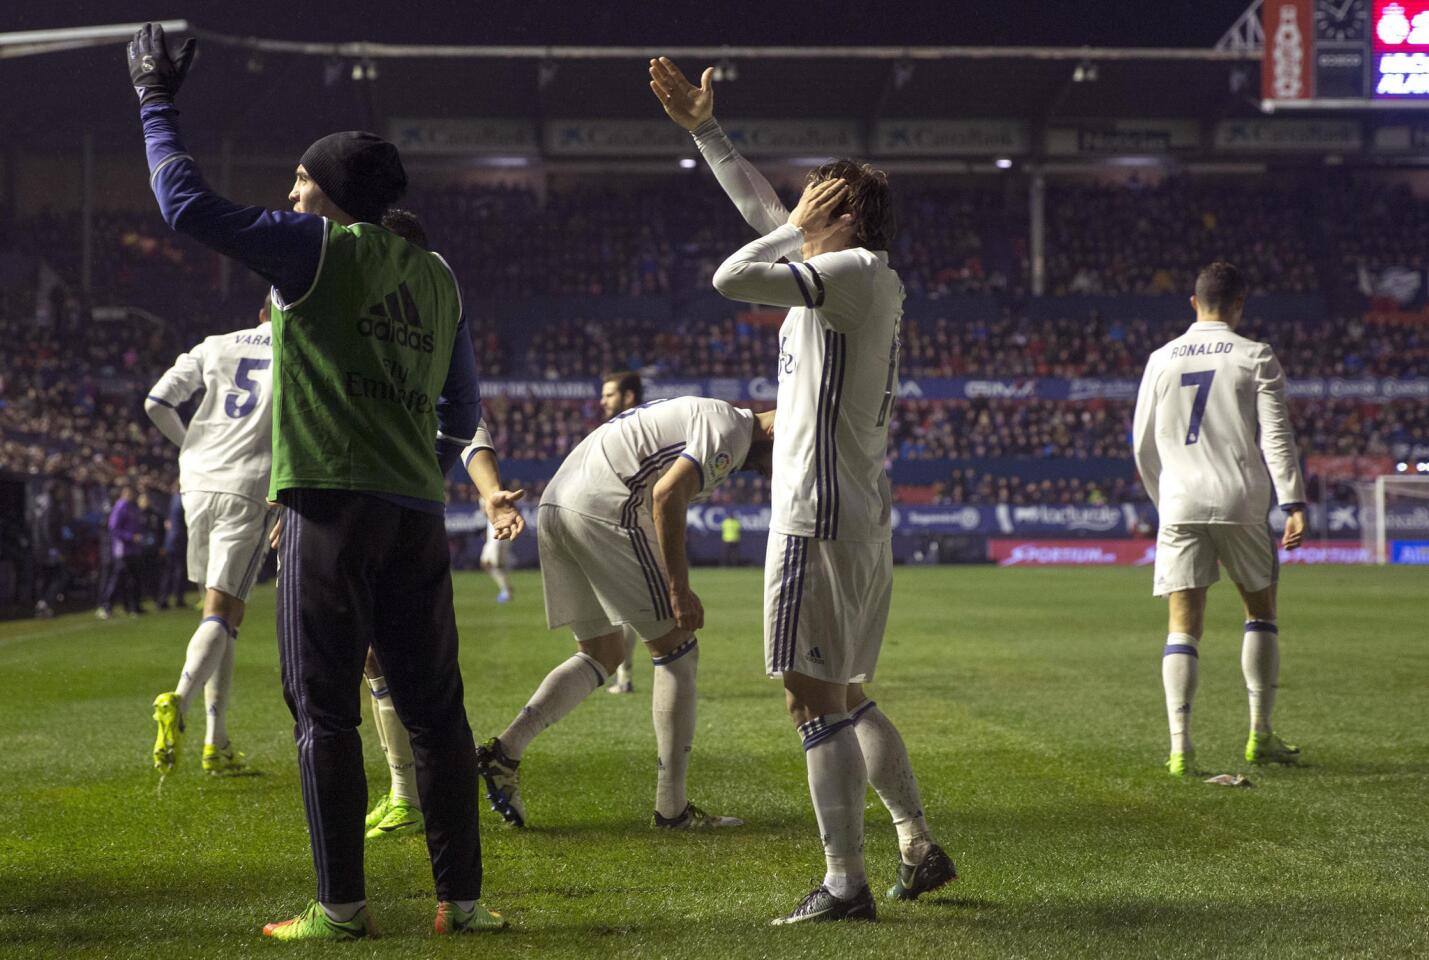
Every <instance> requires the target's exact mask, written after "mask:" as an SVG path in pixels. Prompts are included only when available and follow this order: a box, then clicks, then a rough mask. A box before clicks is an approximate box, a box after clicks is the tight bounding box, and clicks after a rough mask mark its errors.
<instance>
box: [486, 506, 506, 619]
mask: <svg viewBox="0 0 1429 960" xmlns="http://www.w3.org/2000/svg"><path fill="white" fill-rule="evenodd" d="M481 569H483V570H485V571H486V572H487V574H488V575H489V576H490V577H491V579H493V580H495V581H496V591H497V593H496V602H497V603H509V602H511V541H510V540H502V539H499V538H498V536H497V533H496V524H495V523H492V522H491V520H490V519H488V520H487V521H486V542H485V543H483V544H482V545H481Z"/></svg>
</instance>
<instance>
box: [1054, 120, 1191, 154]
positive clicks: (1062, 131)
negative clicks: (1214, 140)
mask: <svg viewBox="0 0 1429 960" xmlns="http://www.w3.org/2000/svg"><path fill="white" fill-rule="evenodd" d="M1200 146H1201V125H1200V124H1199V123H1197V122H1196V121H1194V120H1082V121H1078V122H1077V123H1076V124H1075V125H1073V126H1055V127H1049V128H1048V130H1047V153H1048V155H1049V156H1054V157H1069V156H1086V155H1090V154H1108V153H1113V154H1128V153H1170V152H1171V151H1173V150H1195V149H1198V148H1199V147H1200Z"/></svg>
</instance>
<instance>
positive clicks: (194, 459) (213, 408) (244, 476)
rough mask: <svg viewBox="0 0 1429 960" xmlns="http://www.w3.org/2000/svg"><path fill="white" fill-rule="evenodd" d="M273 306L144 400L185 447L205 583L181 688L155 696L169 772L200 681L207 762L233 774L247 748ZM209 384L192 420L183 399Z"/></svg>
mask: <svg viewBox="0 0 1429 960" xmlns="http://www.w3.org/2000/svg"><path fill="white" fill-rule="evenodd" d="M267 324H268V304H267V302H266V301H265V302H264V304H263V309H262V310H261V311H260V313H259V322H258V326H256V327H250V328H248V329H246V330H238V331H235V332H233V333H225V334H221V335H219V336H213V337H208V338H206V339H205V340H204V341H203V342H202V343H200V344H199V345H198V346H196V347H194V348H193V349H192V350H190V351H189V352H188V353H185V354H182V355H180V356H179V358H178V359H177V360H175V361H174V365H173V366H172V367H170V368H169V369H168V371H167V372H166V373H165V374H164V375H163V376H162V377H160V378H159V382H158V383H156V384H154V386H153V388H152V389H151V390H150V391H149V396H148V399H147V400H145V401H144V411H145V412H146V413H147V414H148V415H149V418H150V419H151V420H153V421H154V424H155V426H157V427H158V428H159V430H160V431H161V432H162V433H163V434H164V436H166V437H168V438H169V439H170V440H172V441H173V442H174V443H176V444H178V446H179V491H180V493H181V495H182V497H183V503H184V520H185V522H186V523H187V525H188V531H189V544H188V573H189V579H190V580H193V581H194V582H195V583H197V584H199V585H200V586H201V587H202V588H203V589H204V598H203V619H202V620H201V621H199V625H198V629H197V630H195V631H194V633H193V637H192V638H190V640H189V646H188V652H187V654H186V656H185V659H184V668H183V672H182V673H180V674H179V682H178V686H177V687H176V688H175V689H174V690H172V691H170V692H167V693H161V694H159V695H158V697H156V698H155V699H154V720H155V722H156V723H157V724H158V734H157V736H156V738H155V741H154V767H155V769H157V770H158V771H159V772H160V773H161V774H164V775H167V774H169V773H171V772H172V771H173V769H174V766H175V765H176V764H177V763H178V759H179V745H180V742H181V740H182V737H183V733H184V726H185V717H186V715H187V713H188V708H189V704H190V702H191V701H192V699H193V696H194V694H195V693H196V692H197V691H198V690H199V689H200V688H202V689H203V691H204V701H205V703H206V706H207V713H208V730H207V732H206V734H205V736H204V748H203V760H202V763H203V769H204V770H205V771H207V772H208V773H212V774H220V775H221V774H233V773H237V772H239V771H241V770H242V769H243V765H244V761H243V755H242V754H241V753H238V752H236V751H235V750H234V749H233V747H232V745H231V744H230V743H229V740H228V730H227V725H226V720H227V713H228V699H229V691H230V690H231V688H232V684H233V653H234V648H235V646H236V644H237V641H238V628H239V626H240V625H241V624H242V623H243V609H244V604H245V603H246V602H247V600H248V593H249V591H250V590H252V588H253V582H254V580H255V579H256V578H257V576H258V570H259V568H260V567H261V566H262V565H263V558H264V557H265V556H266V555H267V553H268V534H269V531H270V530H271V529H272V526H273V523H274V520H275V517H276V511H275V510H274V509H272V508H270V507H269V506H268V499H267V498H268V474H269V471H270V469H271V467H272V460H273V443H272V436H273V417H272V414H271V409H272V408H271V401H272V397H273V391H272V389H271V387H272V363H273V347H272V339H271V337H270V334H269V327H268V325H267ZM200 390H203V391H204V396H203V400H201V401H200V402H199V405H198V409H197V410H196V411H195V412H194V415H193V418H192V419H191V420H190V421H189V423H188V425H187V426H185V425H184V422H183V419H182V418H181V417H180V416H179V414H178V410H177V407H178V406H179V405H180V404H182V403H184V402H185V401H187V400H188V399H189V398H191V397H192V396H193V395H194V394H195V393H197V392H198V391H200Z"/></svg>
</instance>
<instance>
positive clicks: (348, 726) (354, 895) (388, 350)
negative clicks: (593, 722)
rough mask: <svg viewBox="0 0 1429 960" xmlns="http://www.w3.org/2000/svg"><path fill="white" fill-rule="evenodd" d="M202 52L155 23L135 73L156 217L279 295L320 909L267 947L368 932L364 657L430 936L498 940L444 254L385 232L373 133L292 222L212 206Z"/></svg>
mask: <svg viewBox="0 0 1429 960" xmlns="http://www.w3.org/2000/svg"><path fill="white" fill-rule="evenodd" d="M194 44H195V41H193V40H189V41H187V42H186V43H185V44H184V46H183V47H182V48H181V49H180V50H179V52H178V55H177V56H176V57H171V56H170V54H169V52H168V49H167V46H166V43H165V40H164V35H163V30H162V28H160V27H156V26H153V25H146V26H145V27H144V28H143V29H141V30H140V31H139V32H138V33H137V34H136V35H135V37H134V40H133V41H132V42H131V43H130V44H129V47H128V59H129V75H130V82H131V83H132V84H133V86H134V89H135V92H136V93H138V95H139V101H140V115H141V117H142V119H143V123H144V139H145V147H146V151H147V155H148V161H149V171H150V183H151V185H152V187H153V189H154V193H155V196H156V197H157V198H158V201H159V208H160V210H161V212H162V213H163V215H164V218H165V220H166V221H167V222H168V223H169V225H170V226H171V227H173V228H174V229H176V230H178V231H180V232H183V233H186V234H188V235H190V236H192V237H194V238H195V239H197V240H199V241H201V242H203V243H205V244H207V245H208V246H210V247H212V248H213V249H215V250H217V251H219V252H220V253H223V254H226V255H228V256H231V257H233V258H234V259H236V260H238V261H239V262H241V263H243V264H244V265H246V266H247V267H249V268H250V269H252V270H254V271H255V272H257V273H258V274H260V275H261V276H263V277H264V278H266V279H267V280H268V281H269V282H270V283H271V284H272V286H273V293H272V297H273V305H274V309H273V312H272V317H273V390H274V396H273V411H274V412H273V417H274V423H273V474H272V477H273V479H272V486H271V489H270V496H271V497H272V498H273V499H276V500H277V501H278V502H280V503H281V504H283V506H284V507H285V508H286V510H285V512H284V529H283V531H282V541H281V545H280V550H281V554H280V557H281V564H280V566H281V569H280V572H279V583H278V640H279V648H280V653H281V655H282V675H283V694H284V698H285V699H286V700H287V702H288V706H289V708H290V709H291V711H292V713H293V718H294V720H295V721H296V725H295V730H294V735H295V738H296V740H297V745H298V766H299V769H300V772H301V781H302V790H303V805H304V809H305V812H306V815H307V822H308V830H309V834H310V836H311V839H312V850H313V863H314V866H315V867H316V870H317V881H318V882H317V898H316V900H315V901H314V902H313V903H311V904H309V906H308V907H307V909H305V910H304V911H303V912H302V913H301V914H299V915H298V916H296V917H294V918H293V919H291V920H287V921H284V922H282V923H272V924H268V925H267V926H266V927H265V928H264V931H263V932H264V933H265V934H266V935H267V936H270V937H273V938H275V939H280V940H305V939H355V938H359V937H365V936H369V935H371V934H373V933H375V928H374V927H373V925H372V922H371V919H370V917H369V914H368V911H367V907H366V895H365V887H364V878H363V831H364V826H363V819H364V814H365V811H366V802H367V786H366V780H365V777H364V774H363V765H362V744H361V741H360V739H359V738H358V735H357V725H358V723H359V721H360V719H361V711H360V707H359V698H358V690H359V684H360V679H361V676H362V667H363V660H364V657H365V655H366V653H367V649H368V647H369V645H370V646H371V647H372V648H373V649H374V650H375V651H376V653H377V656H378V657H379V659H380V660H381V662H382V665H383V667H384V668H385V672H386V680H387V684H388V686H389V687H390V688H391V691H392V693H393V700H394V702H395V704H396V705H397V709H398V712H399V713H400V714H401V719H402V720H403V722H404V723H405V724H406V726H407V728H408V729H409V730H410V731H411V737H412V751H413V754H414V757H415V761H416V773H417V784H418V788H419V789H420V792H421V797H422V806H423V812H424V814H425V816H426V824H427V848H428V852H429V853H430V855H431V860H432V873H433V877H434V879H435V883H436V894H437V900H438V906H437V915H436V928H437V931H438V932H439V933H456V932H464V931H469V930H479V929H493V928H497V927H500V926H504V921H503V920H501V918H500V917H499V916H498V915H496V914H492V913H490V912H488V911H487V910H486V909H485V908H484V907H483V906H482V905H481V904H480V903H478V902H477V901H478V899H479V897H480V895H481V845H480V837H479V835H478V832H477V774H476V755H475V745H474V744H473V742H472V736H471V728H470V727H469V726H468V724H467V719H466V711H465V707H464V706H463V701H462V696H463V690H462V681H461V671H460V668H459V667H458V664H457V633H456V621H455V617H454V615H453V611H452V586H451V571H450V565H449V559H448V555H447V547H446V532H445V527H444V520H443V505H442V499H443V497H442V477H443V476H444V474H445V472H446V469H447V468H449V467H450V466H452V465H454V464H455V462H456V460H457V458H458V456H459V455H460V452H461V450H462V448H463V447H464V446H465V445H466V444H467V443H469V442H470V440H471V439H472V437H473V436H474V434H475V432H476V428H477V425H478V423H479V421H480V392H479V386H478V383H477V378H476V361H475V356H474V354H473V352H472V347H471V339H470V337H469V335H468V333H467V331H466V325H465V321H464V319H463V318H462V313H461V296H460V293H459V291H458V286H457V282H456V279H455V277H454V276H453V275H452V272H451V270H450V269H449V268H448V266H447V265H446V263H445V262H444V261H443V260H442V259H441V257H439V256H437V255H436V254H432V253H428V252H426V251H423V250H421V249H420V248H418V247H416V246H414V245H412V244H410V243H408V242H407V241H405V240H403V239H401V238H400V237H397V236H395V235H394V234H392V233H390V232H388V231H386V230H384V229H383V228H382V227H381V226H379V225H378V224H380V222H381V219H382V214H383V211H384V210H385V209H386V208H387V207H388V206H390V205H391V204H393V203H395V202H396V201H397V200H398V199H399V198H400V197H401V196H402V194H403V193H404V192H405V190H406V186H407V178H406V173H405V171H404V170H403V168H402V163H401V159H400V157H399V156H398V154H397V149H396V148H395V147H393V146H392V145H391V144H390V143H387V142H386V141H384V140H382V139H380V138H379V137H376V136H374V135H372V134H370V133H361V132H348V133H336V134H331V135H329V136H327V137H324V138H322V139H321V140H319V141H317V142H316V143H314V144H313V145H312V146H311V147H309V148H308V150H307V152H306V153H305V154H304V155H303V158H302V162H301V163H300V164H299V165H298V168H297V173H296V182H295V183H294V185H293V189H292V191H291V193H290V195H289V200H290V201H291V202H292V204H293V210H292V212H288V211H276V210H266V209H264V208H262V207H253V206H242V205H239V204H236V203H233V202H232V201H229V200H227V199H225V198H223V197H221V196H219V195H218V194H216V193H214V192H213V191H212V190H211V189H210V188H209V187H208V185H207V184H206V183H205V182H204V180H203V177H202V175H201V174H200V173H199V171H198V167H197V165H196V164H195V163H194V160H193V158H192V157H191V156H189V154H188V153H187V151H185V149H184V147H183V144H182V142H181V141H180V138H179V133H178V125H177V117H178V111H177V110H176V109H175V108H174V105H173V99H174V96H175V94H176V93H177V92H178V89H179V86H180V84H181V83H182V82H183V80H184V77H185V76H186V74H187V72H188V68H189V65H190V63H191V62H192V55H193V47H194ZM434 439H435V442H436V444H437V449H436V451H435V452H434V451H433V448H432V444H433V442H434Z"/></svg>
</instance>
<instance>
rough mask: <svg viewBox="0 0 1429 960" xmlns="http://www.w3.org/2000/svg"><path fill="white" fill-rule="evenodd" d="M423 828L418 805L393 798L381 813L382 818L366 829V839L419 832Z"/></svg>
mask: <svg viewBox="0 0 1429 960" xmlns="http://www.w3.org/2000/svg"><path fill="white" fill-rule="evenodd" d="M424 829H425V824H424V823H423V821H422V810H421V808H420V807H418V806H417V805H416V804H415V803H408V802H407V801H406V800H393V801H392V802H391V803H389V804H388V805H387V812H386V813H384V814H383V815H382V819H381V820H379V821H377V824H376V826H374V827H373V828H372V829H370V830H368V831H367V839H369V840H376V839H377V838H379V837H395V836H397V835H398V834H402V833H419V832H421V831H422V830H424Z"/></svg>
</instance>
